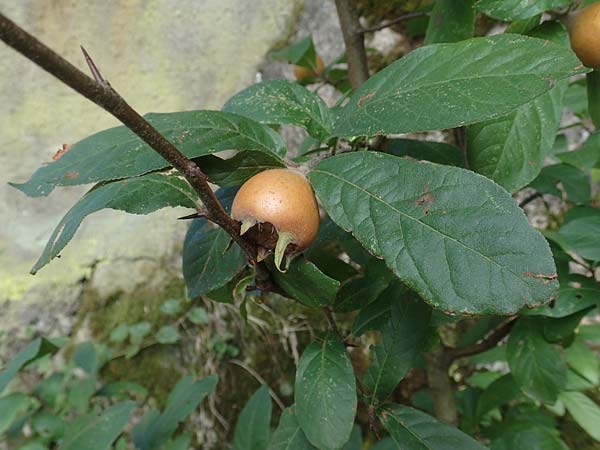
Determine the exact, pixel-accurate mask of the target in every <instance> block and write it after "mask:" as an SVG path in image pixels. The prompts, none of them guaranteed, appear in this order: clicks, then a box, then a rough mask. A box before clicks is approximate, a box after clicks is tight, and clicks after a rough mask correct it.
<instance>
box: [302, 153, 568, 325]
mask: <svg viewBox="0 0 600 450" xmlns="http://www.w3.org/2000/svg"><path fill="white" fill-rule="evenodd" d="M309 179H310V181H311V183H312V185H313V187H314V189H315V191H316V193H317V195H318V197H319V198H320V200H321V202H322V203H323V205H324V207H325V209H326V210H327V212H328V213H329V215H330V217H331V219H332V220H333V221H334V222H336V223H337V224H338V225H339V226H340V227H341V228H343V229H345V230H347V231H352V233H353V235H354V236H355V237H356V238H357V239H358V240H359V241H360V242H361V243H362V244H363V246H364V247H365V248H366V249H367V250H368V251H369V252H371V253H372V254H373V255H375V256H378V257H382V258H383V259H384V260H385V262H386V264H387V265H388V267H389V268H390V269H392V271H393V272H394V273H395V274H396V276H398V277H399V278H400V279H401V280H402V281H403V282H404V283H405V284H406V285H408V286H409V287H410V288H412V289H413V290H415V291H417V292H418V293H419V295H420V296H421V297H422V298H423V299H424V300H426V301H427V302H428V303H430V304H431V305H432V306H433V307H435V308H440V309H443V310H445V311H451V312H455V313H459V314H509V313H514V312H515V311H517V310H518V309H520V308H521V307H522V306H523V305H528V306H535V305H539V304H541V303H544V302H546V301H548V300H550V297H551V296H552V295H553V294H554V292H555V290H556V288H557V282H556V277H557V275H556V273H555V272H556V268H555V266H554V261H553V260H552V255H551V252H550V248H549V246H548V243H547V242H546V241H545V240H544V238H543V237H542V236H541V235H540V234H539V232H538V231H536V230H534V229H533V228H532V227H531V226H530V225H529V223H528V221H527V218H526V217H525V215H524V214H523V211H522V210H521V209H520V208H519V207H518V206H517V204H516V203H515V201H514V199H513V198H512V197H511V196H510V195H509V194H508V193H507V192H506V191H504V190H503V189H502V188H500V187H498V186H497V185H495V184H494V183H493V182H491V181H490V180H488V179H486V178H484V177H482V176H480V175H476V174H474V173H473V172H469V171H466V170H463V169H459V168H455V167H448V166H438V165H435V164H423V163H418V162H413V161H408V160H405V159H402V158H397V157H394V156H389V155H384V154H382V153H373V152H355V153H346V154H342V155H339V156H335V157H332V158H329V159H327V160H325V161H323V162H321V163H319V164H318V165H317V166H316V167H315V168H314V169H313V170H312V171H311V172H310V173H309ZM474 286H476V289H474V288H473V287H474Z"/></svg>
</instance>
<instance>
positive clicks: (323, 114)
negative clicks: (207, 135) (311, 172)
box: [223, 80, 333, 140]
mask: <svg viewBox="0 0 600 450" xmlns="http://www.w3.org/2000/svg"><path fill="white" fill-rule="evenodd" d="M223 111H228V112H232V113H237V114H241V115H243V116H247V117H249V118H251V119H254V120H256V121H258V122H261V123H266V124H277V125H280V124H290V125H297V126H300V127H304V128H306V130H307V131H308V133H309V134H310V135H311V136H312V137H314V138H317V139H320V140H324V139H326V138H327V137H328V136H329V135H331V131H332V129H333V118H332V116H331V114H330V112H329V108H328V107H327V105H326V104H325V102H324V101H323V100H322V99H321V97H319V96H318V95H317V94H314V93H312V92H310V91H309V90H308V89H306V88H305V87H303V86H300V85H299V84H298V83H295V82H293V81H289V80H269V81H263V82H262V83H257V84H254V85H252V86H250V87H249V88H247V89H244V90H243V91H242V92H240V93H238V94H236V95H234V96H233V97H232V98H231V99H229V100H228V101H227V103H225V106H223Z"/></svg>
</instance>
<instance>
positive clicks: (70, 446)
mask: <svg viewBox="0 0 600 450" xmlns="http://www.w3.org/2000/svg"><path fill="white" fill-rule="evenodd" d="M134 409H135V403H134V402H123V403H117V404H116V405H114V406H111V407H110V408H108V409H106V410H105V411H104V412H102V414H100V415H98V414H95V413H91V414H87V415H85V416H82V417H79V418H77V419H75V420H74V421H73V422H71V424H69V426H68V428H67V430H66V431H65V436H64V438H63V440H62V442H61V444H60V446H59V447H58V449H59V450H82V449H89V450H105V449H109V448H110V446H111V444H112V443H113V442H114V441H115V439H117V437H119V435H120V434H121V432H122V431H123V428H125V425H127V422H128V421H129V419H130V418H131V414H132V413H133V410H134Z"/></svg>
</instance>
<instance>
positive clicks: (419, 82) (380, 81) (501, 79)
mask: <svg viewBox="0 0 600 450" xmlns="http://www.w3.org/2000/svg"><path fill="white" fill-rule="evenodd" d="M586 71H587V69H585V68H583V66H582V65H581V62H580V61H579V60H578V59H577V58H576V57H575V55H574V54H573V52H572V51H571V50H570V49H567V48H564V47H562V46H559V45H557V44H553V43H550V42H549V41H544V40H541V39H536V38H530V37H525V36H519V35H511V34H502V35H497V36H491V37H483V38H475V39H469V40H467V41H462V42H458V43H454V44H435V45H429V46H425V47H421V48H419V49H417V50H415V51H413V52H411V53H409V54H408V55H407V56H405V57H403V58H401V59H400V60H398V61H396V62H395V63H392V64H390V65H389V66H388V67H386V68H385V69H383V70H382V71H381V72H379V73H377V74H376V75H374V76H372V77H371V78H370V79H369V80H368V81H367V82H366V83H364V84H363V85H362V86H361V88H360V89H359V90H358V91H357V92H356V93H355V94H354V95H353V96H352V98H351V99H350V101H349V103H348V104H347V105H346V106H345V107H344V108H343V109H342V110H341V112H340V115H339V118H338V121H337V123H336V126H335V132H334V133H335V134H336V135H340V136H356V135H372V134H377V133H408V132H414V131H426V130H436V129H441V128H453V127H457V126H462V125H468V124H471V123H474V122H480V121H482V120H486V119H491V118H493V117H499V116H502V115H503V114H506V113H508V112H510V111H512V110H514V109H515V108H516V107H518V106H520V105H522V104H524V103H527V102H528V101H530V100H532V99H534V98H535V97H537V96H539V95H541V94H543V93H544V92H546V91H548V90H550V89H551V88H552V87H554V85H555V84H556V82H557V81H559V80H562V79H565V78H569V77H570V76H572V75H574V74H577V73H582V72H586Z"/></svg>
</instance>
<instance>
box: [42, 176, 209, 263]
mask: <svg viewBox="0 0 600 450" xmlns="http://www.w3.org/2000/svg"><path fill="white" fill-rule="evenodd" d="M197 199H198V196H197V195H196V193H195V192H194V190H193V189H192V187H191V186H190V185H189V184H188V183H187V181H185V180H184V179H182V178H181V177H180V176H178V175H176V174H171V175H164V174H160V173H150V174H147V175H144V176H142V177H137V178H131V179H126V180H120V181H115V182H112V183H107V184H100V185H97V186H94V187H93V188H92V189H91V190H90V191H88V192H87V194H85V195H84V196H83V197H82V198H81V199H80V200H79V201H78V202H77V203H75V205H74V206H73V207H72V208H71V209H70V210H69V212H68V213H67V214H65V216H64V217H63V218H62V219H61V221H60V222H59V223H58V225H57V227H56V228H55V229H54V231H53V232H52V236H50V239H49V241H48V243H47V244H46V247H45V248H44V251H43V252H42V255H41V256H40V258H39V259H38V261H37V262H36V263H35V265H34V266H33V268H32V269H31V273H32V274H35V273H36V272H37V271H38V270H40V269H41V268H42V267H44V266H45V265H46V264H48V263H49V262H50V261H51V260H52V259H53V258H55V257H56V256H57V255H58V254H60V252H61V251H62V250H63V249H64V248H65V246H66V245H67V244H68V243H69V241H70V240H71V238H72V237H73V235H74V234H75V232H76V231H77V229H78V228H79V226H80V225H81V222H82V221H83V219H85V218H86V217H87V216H89V215H90V214H93V213H95V212H97V211H100V210H101V209H105V208H110V209H117V210H120V211H125V212H128V213H132V214H150V213H151V212H154V211H156V210H158V209H161V208H166V207H168V206H171V207H174V206H184V207H186V208H195V207H196V205H197V204H198V200H197Z"/></svg>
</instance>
